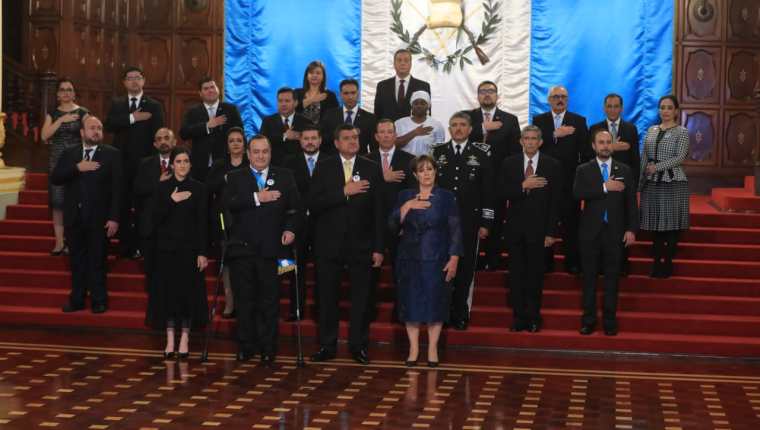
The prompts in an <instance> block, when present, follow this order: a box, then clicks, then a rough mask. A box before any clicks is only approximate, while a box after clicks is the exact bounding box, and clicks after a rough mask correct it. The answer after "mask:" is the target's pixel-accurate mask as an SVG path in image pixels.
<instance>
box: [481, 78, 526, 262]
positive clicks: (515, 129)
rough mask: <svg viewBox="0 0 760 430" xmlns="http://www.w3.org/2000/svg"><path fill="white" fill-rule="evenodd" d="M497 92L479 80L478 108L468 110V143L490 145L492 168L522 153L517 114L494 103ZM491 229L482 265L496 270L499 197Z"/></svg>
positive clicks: (501, 210)
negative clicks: (470, 122)
mask: <svg viewBox="0 0 760 430" xmlns="http://www.w3.org/2000/svg"><path fill="white" fill-rule="evenodd" d="M498 100H499V93H498V88H497V87H496V84H495V83H493V82H491V81H483V82H481V83H480V85H478V104H479V105H480V107H478V108H477V109H473V110H471V111H468V112H467V113H468V114H469V115H470V118H472V131H471V132H470V142H483V143H485V144H488V145H489V146H490V147H491V159H492V160H493V167H494V170H497V169H498V168H499V167H501V163H502V161H504V159H505V158H507V157H509V156H510V155H515V154H519V153H521V152H522V149H521V148H520V123H519V122H518V121H517V117H516V116H514V115H512V114H511V113H508V112H505V111H503V110H501V109H499V108H498V107H497V106H496V103H497V102H498ZM494 205H495V208H494V221H493V230H492V231H491V234H489V236H488V240H487V242H486V244H485V245H486V246H485V251H486V258H485V260H484V261H483V263H484V264H483V268H488V269H490V270H495V269H497V268H498V267H499V266H500V265H501V263H500V261H499V260H500V257H501V251H502V249H503V248H504V237H503V235H504V206H505V202H504V200H503V199H502V198H501V196H497V201H496V202H494Z"/></svg>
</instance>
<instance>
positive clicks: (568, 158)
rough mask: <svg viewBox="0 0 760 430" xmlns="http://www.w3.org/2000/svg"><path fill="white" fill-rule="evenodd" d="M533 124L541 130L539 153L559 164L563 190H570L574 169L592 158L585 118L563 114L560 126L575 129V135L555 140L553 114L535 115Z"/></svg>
mask: <svg viewBox="0 0 760 430" xmlns="http://www.w3.org/2000/svg"><path fill="white" fill-rule="evenodd" d="M533 124H534V125H535V126H537V127H538V128H540V129H541V136H542V137H543V140H544V143H543V145H542V146H541V153H542V154H547V155H549V156H551V157H553V158H555V159H556V160H557V161H559V162H560V164H561V165H562V178H561V179H562V181H563V186H564V188H565V190H568V191H569V190H571V189H572V187H573V178H574V177H575V168H576V167H578V164H580V163H582V162H584V161H587V160H590V159H591V158H592V157H593V156H594V153H593V151H592V150H591V144H590V143H589V139H588V128H587V127H586V118H584V117H582V116H580V115H578V114H576V113H573V112H570V111H567V112H565V117H564V118H563V121H562V125H570V126H573V127H575V133H573V134H571V135H569V136H565V137H561V138H559V139H556V140H555V139H554V113H553V112H551V111H549V112H544V113H542V114H539V115H536V116H535V117H534V118H533Z"/></svg>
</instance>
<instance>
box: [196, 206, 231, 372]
mask: <svg viewBox="0 0 760 430" xmlns="http://www.w3.org/2000/svg"><path fill="white" fill-rule="evenodd" d="M219 225H220V226H221V227H222V244H221V245H222V255H221V257H220V258H219V273H218V274H217V276H216V288H215V289H214V301H213V304H212V305H211V309H209V317H208V326H207V327H206V336H205V338H204V339H203V352H202V353H201V362H205V361H207V360H208V341H209V338H210V337H211V336H213V335H215V334H216V327H215V326H214V318H215V317H216V306H217V304H218V303H219V295H220V294H221V290H222V288H224V258H225V256H226V254H227V230H226V229H225V228H224V214H223V213H221V212H220V213H219ZM204 284H205V281H204ZM203 288H204V289H205V288H206V287H205V285H204V287H203Z"/></svg>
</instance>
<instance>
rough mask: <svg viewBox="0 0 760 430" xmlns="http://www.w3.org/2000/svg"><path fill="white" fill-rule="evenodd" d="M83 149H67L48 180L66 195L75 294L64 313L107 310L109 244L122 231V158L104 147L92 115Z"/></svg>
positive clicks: (85, 127) (84, 129)
mask: <svg viewBox="0 0 760 430" xmlns="http://www.w3.org/2000/svg"><path fill="white" fill-rule="evenodd" d="M80 133H81V135H82V145H77V146H74V147H71V148H68V149H66V150H65V151H64V152H63V154H61V158H60V159H59V160H58V164H56V166H55V168H54V169H53V173H52V174H51V176H50V180H51V182H52V183H53V184H55V185H63V186H64V192H65V193H66V199H65V207H64V211H63V221H64V226H65V227H66V230H65V231H66V242H67V243H68V244H69V248H70V250H71V254H70V255H71V294H70V295H69V300H68V303H66V305H64V306H63V312H75V311H79V310H82V309H84V306H85V297H86V295H87V292H88V291H89V293H90V298H91V300H92V313H103V312H105V311H106V310H107V309H108V292H107V291H106V270H105V269H106V246H107V243H108V239H109V238H111V237H113V236H114V235H115V234H116V232H117V231H118V229H119V210H120V207H119V203H120V202H121V197H122V194H121V187H122V184H121V181H122V172H121V154H119V151H118V150H117V149H115V148H113V147H112V146H109V145H103V123H102V122H100V119H98V118H97V117H95V116H94V115H88V116H87V117H86V118H85V119H84V120H83V122H82V130H81V132H80Z"/></svg>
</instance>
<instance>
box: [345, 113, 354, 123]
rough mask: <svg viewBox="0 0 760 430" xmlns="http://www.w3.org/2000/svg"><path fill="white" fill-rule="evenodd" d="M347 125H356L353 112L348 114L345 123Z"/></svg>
mask: <svg viewBox="0 0 760 430" xmlns="http://www.w3.org/2000/svg"><path fill="white" fill-rule="evenodd" d="M345 123H346V124H349V125H353V124H354V119H353V118H351V111H347V112H346V121H345Z"/></svg>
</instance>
